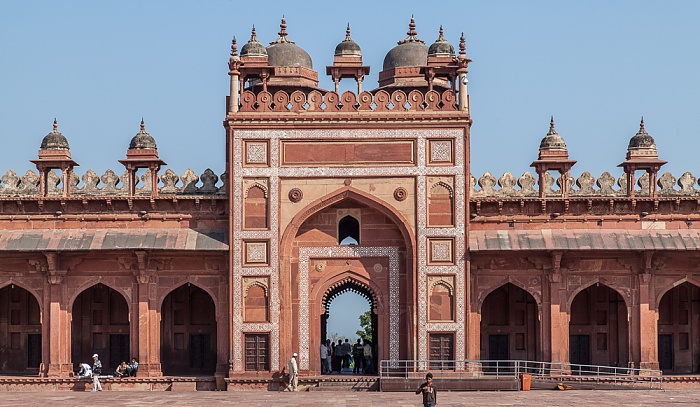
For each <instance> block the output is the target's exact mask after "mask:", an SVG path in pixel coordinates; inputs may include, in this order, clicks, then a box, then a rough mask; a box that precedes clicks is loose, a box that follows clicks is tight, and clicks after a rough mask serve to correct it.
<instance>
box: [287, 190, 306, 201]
mask: <svg viewBox="0 0 700 407" xmlns="http://www.w3.org/2000/svg"><path fill="white" fill-rule="evenodd" d="M302 198H304V193H303V192H301V189H299V188H292V189H290V190H289V200H290V201H292V202H294V203H297V202H299V201H301V200H302Z"/></svg>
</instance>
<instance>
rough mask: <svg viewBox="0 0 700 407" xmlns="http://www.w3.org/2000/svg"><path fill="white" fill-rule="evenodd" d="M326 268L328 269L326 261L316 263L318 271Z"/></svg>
mask: <svg viewBox="0 0 700 407" xmlns="http://www.w3.org/2000/svg"><path fill="white" fill-rule="evenodd" d="M325 269H326V262H324V261H319V262H318V263H316V271H318V272H319V273H320V272H322V271H323V270H325Z"/></svg>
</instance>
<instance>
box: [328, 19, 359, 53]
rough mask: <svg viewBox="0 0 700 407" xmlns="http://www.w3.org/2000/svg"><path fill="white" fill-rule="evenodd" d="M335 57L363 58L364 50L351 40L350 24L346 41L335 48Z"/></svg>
mask: <svg viewBox="0 0 700 407" xmlns="http://www.w3.org/2000/svg"><path fill="white" fill-rule="evenodd" d="M334 56H336V57H344V56H353V57H358V56H359V57H361V56H362V50H361V49H360V46H359V45H357V43H356V42H355V41H353V40H352V38H350V24H348V28H347V29H346V30H345V39H344V40H343V41H342V42H341V43H340V44H338V45H337V46H336V47H335V54H334Z"/></svg>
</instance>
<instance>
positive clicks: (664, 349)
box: [659, 282, 700, 374]
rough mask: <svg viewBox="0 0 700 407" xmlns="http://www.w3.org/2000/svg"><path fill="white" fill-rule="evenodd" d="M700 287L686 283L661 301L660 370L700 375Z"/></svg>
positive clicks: (665, 372)
mask: <svg viewBox="0 0 700 407" xmlns="http://www.w3.org/2000/svg"><path fill="white" fill-rule="evenodd" d="M699 343H700V287H697V286H695V285H693V284H691V283H688V282H685V283H683V284H680V285H678V286H676V287H674V288H672V289H671V290H669V291H668V292H667V293H666V294H664V296H663V297H662V298H661V301H660V302H659V368H660V369H661V370H663V372H664V374H688V373H691V374H696V373H700V345H698V344H699Z"/></svg>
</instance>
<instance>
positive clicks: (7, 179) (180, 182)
mask: <svg viewBox="0 0 700 407" xmlns="http://www.w3.org/2000/svg"><path fill="white" fill-rule="evenodd" d="M225 177H226V174H222V175H221V177H219V176H218V175H216V174H215V173H214V172H213V171H212V170H211V169H206V170H205V171H204V172H203V173H202V174H201V175H200V176H197V174H196V173H195V172H194V171H192V170H191V169H187V170H185V172H184V173H183V174H182V175H180V176H178V175H177V174H176V173H175V172H174V171H173V170H171V169H168V170H166V171H165V172H164V173H163V174H162V175H160V177H159V181H158V184H157V185H158V194H157V195H158V196H173V195H177V196H188V195H189V196H202V195H207V196H210V195H214V196H215V195H225V194H226V188H225ZM135 180H136V185H135V186H136V188H135V194H134V196H144V197H145V196H151V195H152V193H151V192H152V191H151V188H152V187H151V185H152V183H151V171H150V170H148V169H147V170H145V171H144V173H143V174H142V175H141V177H140V181H139V177H136V178H135ZM39 182H40V179H39V175H38V174H37V173H36V172H35V171H34V170H28V171H27V172H26V173H25V174H24V175H23V176H21V177H20V176H18V175H17V173H15V172H14V171H13V170H9V171H7V172H6V173H5V175H3V176H2V177H1V178H0V198H2V197H40V188H39ZM62 182H63V181H62V178H61V177H59V176H58V175H57V174H56V173H55V172H54V171H53V170H49V171H48V172H47V176H46V196H48V197H60V196H62V194H63V186H62ZM128 184H129V176H128V172H127V171H125V172H124V173H123V174H121V175H117V174H116V173H115V172H114V171H112V170H111V169H108V170H107V171H105V173H104V174H103V175H102V176H98V175H97V173H96V172H95V171H93V170H87V171H86V172H85V173H84V174H83V175H82V176H78V175H76V174H75V173H74V172H73V171H71V172H70V191H71V195H72V196H75V197H88V196H94V197H111V196H116V197H118V196H124V197H125V196H129V195H130V193H129V191H130V189H129V186H128Z"/></svg>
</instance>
